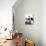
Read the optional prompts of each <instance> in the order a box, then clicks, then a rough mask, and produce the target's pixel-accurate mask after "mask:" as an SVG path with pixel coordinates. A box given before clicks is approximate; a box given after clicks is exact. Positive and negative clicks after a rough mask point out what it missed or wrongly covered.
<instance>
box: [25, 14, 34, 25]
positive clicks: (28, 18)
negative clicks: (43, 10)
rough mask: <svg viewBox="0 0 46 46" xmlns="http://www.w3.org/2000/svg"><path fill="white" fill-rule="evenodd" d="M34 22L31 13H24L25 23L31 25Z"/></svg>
mask: <svg viewBox="0 0 46 46" xmlns="http://www.w3.org/2000/svg"><path fill="white" fill-rule="evenodd" d="M33 23H34V17H33V16H32V14H26V15H25V24H26V25H32V24H33Z"/></svg>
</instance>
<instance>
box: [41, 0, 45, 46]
mask: <svg viewBox="0 0 46 46" xmlns="http://www.w3.org/2000/svg"><path fill="white" fill-rule="evenodd" d="M41 4H42V5H41V38H42V46H46V0H42V1H41Z"/></svg>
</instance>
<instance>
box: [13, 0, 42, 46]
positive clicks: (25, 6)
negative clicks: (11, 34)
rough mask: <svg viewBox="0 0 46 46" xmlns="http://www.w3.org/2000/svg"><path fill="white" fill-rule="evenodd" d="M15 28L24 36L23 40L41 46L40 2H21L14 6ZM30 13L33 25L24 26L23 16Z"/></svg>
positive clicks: (36, 0) (30, 0)
mask: <svg viewBox="0 0 46 46" xmlns="http://www.w3.org/2000/svg"><path fill="white" fill-rule="evenodd" d="M13 8H14V9H13V10H14V16H15V28H16V29H17V30H18V32H22V33H23V34H24V38H28V39H32V40H34V41H35V43H36V46H41V26H40V24H41V23H40V19H41V18H40V16H41V0H23V2H22V3H21V4H20V5H18V6H17V8H16V5H14V7H13ZM28 13H31V14H32V15H33V16H34V24H33V25H25V14H28Z"/></svg>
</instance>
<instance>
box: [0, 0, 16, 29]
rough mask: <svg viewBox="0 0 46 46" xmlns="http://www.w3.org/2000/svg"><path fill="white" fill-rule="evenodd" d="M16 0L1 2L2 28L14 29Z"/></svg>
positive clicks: (0, 17)
mask: <svg viewBox="0 0 46 46" xmlns="http://www.w3.org/2000/svg"><path fill="white" fill-rule="evenodd" d="M15 2H16V0H0V27H7V28H9V29H11V28H12V6H13V4H14V3H15Z"/></svg>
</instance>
